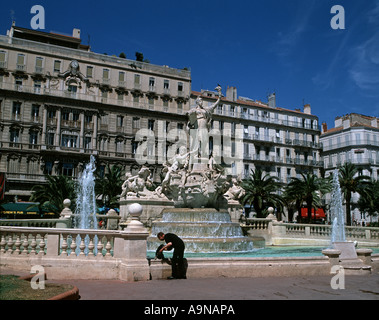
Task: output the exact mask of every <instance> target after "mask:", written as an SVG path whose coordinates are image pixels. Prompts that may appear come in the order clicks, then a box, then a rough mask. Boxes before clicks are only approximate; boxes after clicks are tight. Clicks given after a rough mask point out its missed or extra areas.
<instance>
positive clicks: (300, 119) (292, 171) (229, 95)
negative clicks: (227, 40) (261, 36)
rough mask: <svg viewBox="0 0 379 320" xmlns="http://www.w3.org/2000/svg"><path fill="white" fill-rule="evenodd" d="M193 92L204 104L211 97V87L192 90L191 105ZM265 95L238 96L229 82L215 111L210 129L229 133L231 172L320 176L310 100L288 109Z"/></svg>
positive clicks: (316, 129) (316, 130)
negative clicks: (255, 97) (257, 97)
mask: <svg viewBox="0 0 379 320" xmlns="http://www.w3.org/2000/svg"><path fill="white" fill-rule="evenodd" d="M199 96H200V97H202V98H203V100H204V103H205V105H206V104H207V103H209V104H210V103H213V102H214V101H215V99H216V93H215V92H212V91H207V90H203V91H202V92H194V91H193V92H192V95H191V100H192V102H191V106H192V105H193V104H194V101H195V100H196V99H197V97H199ZM268 100H269V102H268V103H264V102H261V101H256V100H252V99H249V98H243V97H238V96H237V89H236V88H235V87H229V88H228V89H227V91H226V96H225V97H223V99H222V101H221V103H220V104H219V106H218V107H217V109H216V110H215V113H214V116H213V119H214V120H213V123H212V128H214V129H220V130H230V132H231V134H232V145H231V149H232V150H231V155H232V158H234V159H236V160H235V164H234V163H232V164H231V165H230V166H231V172H232V174H233V175H237V176H240V178H247V177H248V176H249V175H250V171H251V169H256V168H260V169H262V170H263V171H264V172H266V173H268V174H270V175H273V176H277V177H278V178H279V181H280V182H282V183H283V184H285V183H288V182H289V181H290V179H291V177H298V176H300V173H302V172H308V171H310V172H314V173H315V174H317V175H320V173H321V169H322V167H323V163H322V161H321V158H320V152H321V148H322V145H321V143H320V140H319V137H320V126H319V123H318V117H317V116H315V115H312V114H311V107H310V105H305V106H304V109H303V111H301V110H289V109H283V108H279V107H277V106H276V98H275V94H272V95H270V97H269V99H268ZM241 138H242V139H241Z"/></svg>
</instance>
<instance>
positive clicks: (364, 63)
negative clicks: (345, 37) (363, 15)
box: [349, 32, 379, 96]
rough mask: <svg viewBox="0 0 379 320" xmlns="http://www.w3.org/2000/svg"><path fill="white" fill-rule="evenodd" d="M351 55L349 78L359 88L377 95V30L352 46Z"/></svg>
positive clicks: (378, 69)
mask: <svg viewBox="0 0 379 320" xmlns="http://www.w3.org/2000/svg"><path fill="white" fill-rule="evenodd" d="M352 55H353V63H352V66H351V68H350V70H349V74H350V77H351V79H352V80H353V81H354V83H355V84H356V85H357V86H358V87H359V88H360V89H363V90H365V91H369V92H370V93H371V94H375V95H378V96H379V32H376V33H375V34H374V35H373V36H372V37H371V38H370V39H369V40H367V41H366V42H364V43H363V44H361V45H359V46H357V47H355V48H353V49H352Z"/></svg>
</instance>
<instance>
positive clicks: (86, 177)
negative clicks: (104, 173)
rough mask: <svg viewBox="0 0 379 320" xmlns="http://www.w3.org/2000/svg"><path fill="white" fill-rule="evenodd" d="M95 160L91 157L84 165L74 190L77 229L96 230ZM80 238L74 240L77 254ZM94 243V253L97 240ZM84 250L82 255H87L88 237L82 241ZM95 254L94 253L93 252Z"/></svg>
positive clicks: (75, 225)
mask: <svg viewBox="0 0 379 320" xmlns="http://www.w3.org/2000/svg"><path fill="white" fill-rule="evenodd" d="M95 169H96V168H95V158H94V157H93V156H92V155H91V157H90V162H89V163H88V164H87V165H86V167H85V169H84V170H83V172H82V174H81V175H80V177H79V179H78V185H77V188H76V194H77V197H76V209H75V220H74V227H75V228H77V229H97V219H96V197H95V176H94V172H95ZM81 241H82V239H81V237H80V236H79V235H78V236H77V238H76V243H77V252H76V253H77V254H79V252H80V249H79V247H80V242H81ZM94 241H95V251H96V248H97V245H96V243H97V239H96V238H95V239H94ZM84 243H85V246H86V248H85V250H84V253H85V254H87V253H88V243H89V237H88V236H86V237H85V239H84ZM95 253H96V252H95Z"/></svg>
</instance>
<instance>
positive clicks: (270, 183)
mask: <svg viewBox="0 0 379 320" xmlns="http://www.w3.org/2000/svg"><path fill="white" fill-rule="evenodd" d="M277 180H278V178H277V177H272V176H270V175H269V174H265V175H263V172H262V171H261V170H260V169H256V170H255V171H254V170H251V174H250V177H249V178H248V179H247V180H245V181H243V183H242V187H243V188H244V189H245V195H244V196H243V198H242V200H241V202H242V204H243V205H246V204H249V205H250V206H253V207H254V210H255V212H256V213H257V218H264V215H265V212H266V209H267V208H268V207H269V206H274V207H282V206H283V204H284V202H283V199H282V197H281V196H280V195H278V194H277V192H278V191H279V190H280V188H281V186H280V183H279V182H278V181H277Z"/></svg>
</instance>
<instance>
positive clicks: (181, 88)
mask: <svg viewBox="0 0 379 320" xmlns="http://www.w3.org/2000/svg"><path fill="white" fill-rule="evenodd" d="M178 91H179V92H182V91H183V83H182V82H178Z"/></svg>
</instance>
